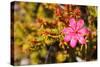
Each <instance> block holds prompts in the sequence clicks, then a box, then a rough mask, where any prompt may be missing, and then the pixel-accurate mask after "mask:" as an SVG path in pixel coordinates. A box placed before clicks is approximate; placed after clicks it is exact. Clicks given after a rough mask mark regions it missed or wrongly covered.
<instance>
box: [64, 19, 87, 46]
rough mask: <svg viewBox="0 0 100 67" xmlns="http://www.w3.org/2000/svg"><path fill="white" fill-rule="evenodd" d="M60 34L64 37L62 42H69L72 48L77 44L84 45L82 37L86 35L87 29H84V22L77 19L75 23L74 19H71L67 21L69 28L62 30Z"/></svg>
mask: <svg viewBox="0 0 100 67" xmlns="http://www.w3.org/2000/svg"><path fill="white" fill-rule="evenodd" d="M62 32H63V34H64V35H65V37H64V41H65V42H69V41H70V46H71V47H72V48H74V47H75V46H76V44H77V42H79V43H80V44H86V39H85V38H84V36H85V35H86V34H88V29H87V28H86V27H84V20H82V19H79V20H78V21H77V22H76V21H75V19H74V18H71V19H70V21H69V27H67V28H64V29H63V31H62Z"/></svg>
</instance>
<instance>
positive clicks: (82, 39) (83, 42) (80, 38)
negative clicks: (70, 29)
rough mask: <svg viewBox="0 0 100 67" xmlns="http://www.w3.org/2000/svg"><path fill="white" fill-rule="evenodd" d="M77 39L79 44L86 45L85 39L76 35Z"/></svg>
mask: <svg viewBox="0 0 100 67" xmlns="http://www.w3.org/2000/svg"><path fill="white" fill-rule="evenodd" d="M77 39H78V41H79V43H81V44H86V40H85V38H84V37H83V36H81V35H78V38H77Z"/></svg>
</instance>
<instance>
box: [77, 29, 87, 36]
mask: <svg viewBox="0 0 100 67" xmlns="http://www.w3.org/2000/svg"><path fill="white" fill-rule="evenodd" d="M78 33H79V34H81V35H82V36H84V35H86V34H88V33H89V30H88V29H87V28H85V27H84V28H82V29H80V30H78Z"/></svg>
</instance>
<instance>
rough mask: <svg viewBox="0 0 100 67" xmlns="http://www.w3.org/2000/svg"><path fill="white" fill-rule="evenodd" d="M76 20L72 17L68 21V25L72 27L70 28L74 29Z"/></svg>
mask: <svg viewBox="0 0 100 67" xmlns="http://www.w3.org/2000/svg"><path fill="white" fill-rule="evenodd" d="M76 24H77V23H76V21H75V19H74V18H71V19H70V21H69V26H70V27H71V28H72V29H74V30H75V29H76Z"/></svg>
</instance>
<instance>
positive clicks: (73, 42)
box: [70, 38, 77, 48]
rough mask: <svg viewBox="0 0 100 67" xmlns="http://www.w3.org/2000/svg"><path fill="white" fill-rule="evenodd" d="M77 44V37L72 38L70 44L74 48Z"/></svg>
mask: <svg viewBox="0 0 100 67" xmlns="http://www.w3.org/2000/svg"><path fill="white" fill-rule="evenodd" d="M76 44H77V39H76V38H72V39H71V41H70V46H71V47H72V48H74V47H75V46H76Z"/></svg>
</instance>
